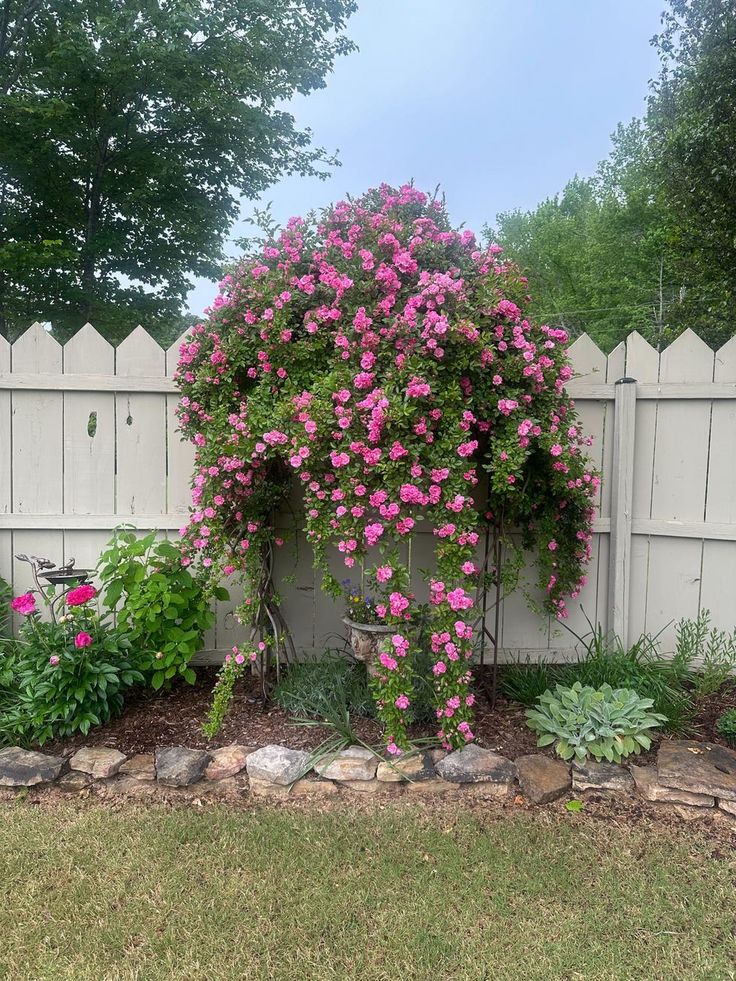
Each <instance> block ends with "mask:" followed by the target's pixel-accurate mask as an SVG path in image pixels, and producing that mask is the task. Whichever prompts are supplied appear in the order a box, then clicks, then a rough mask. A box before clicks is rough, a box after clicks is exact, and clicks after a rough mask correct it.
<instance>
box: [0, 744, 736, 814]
mask: <svg viewBox="0 0 736 981" xmlns="http://www.w3.org/2000/svg"><path fill="white" fill-rule="evenodd" d="M311 760H312V756H311V754H310V753H307V752H304V751H303V750H296V749H290V748H289V747H287V746H277V745H270V746H263V747H260V748H256V747H249V746H241V745H238V744H232V745H230V746H223V747H220V748H218V749H213V750H210V751H205V750H199V749H187V748H185V747H182V746H165V747H161V748H159V749H157V750H156V751H155V753H139V754H136V755H134V756H131V757H126V756H125V755H124V754H123V753H121V752H119V751H118V750H116V749H112V748H109V747H105V746H84V747H82V748H81V749H79V750H78V751H77V752H76V753H75V754H74V755H73V756H72V757H71V758H70V759H69V760H67V759H66V758H64V757H61V756H49V755H47V754H44V753H39V752H35V751H32V750H24V749H21V748H20V747H18V746H11V747H7V748H6V749H3V750H0V787H8V788H15V789H16V790H18V791H22V790H23V789H24V788H31V787H39V788H45V787H51V786H55V787H57V788H58V789H59V790H61V791H64V792H68V793H77V794H78V793H80V792H81V791H83V790H86V789H88V788H90V787H93V786H94V785H95V784H101V785H104V786H107V787H112V788H114V789H116V790H118V791H120V792H121V793H130V794H131V795H132V796H152V795H153V794H155V792H156V789H157V788H158V787H165V788H167V789H168V788H172V789H177V788H178V789H181V788H193V789H195V790H197V791H200V790H201V791H202V792H204V793H207V794H210V793H213V794H214V795H215V796H220V797H223V796H224V797H232V796H239V795H242V794H245V793H250V794H253V795H254V796H257V797H289V796H292V797H307V796H315V797H316V796H325V795H328V794H337V793H339V792H340V791H341V790H347V791H354V792H360V793H376V792H383V793H388V794H392V795H395V794H397V793H402V792H407V793H409V794H415V795H426V796H430V795H431V796H434V795H440V794H452V793H454V794H455V795H457V794H458V793H462V794H464V795H466V796H471V797H474V798H480V799H490V798H496V799H504V798H509V797H515V796H516V795H519V794H520V795H521V796H522V798H523V799H524V800H525V801H527V802H528V803H530V804H535V805H538V804H547V803H550V802H552V801H555V800H558V799H559V798H561V797H564V796H565V795H566V794H570V793H585V792H588V791H599V792H603V793H605V794H618V795H623V796H627V797H634V796H638V797H640V798H643V799H644V800H646V801H649V802H653V803H657V804H669V805H673V806H674V808H675V810H676V811H677V812H678V814H680V816H682V817H689V818H695V817H699V816H704V815H706V814H716V813H720V814H725V815H728V816H729V817H731V818H733V819H736V751H734V750H730V749H727V748H726V747H724V746H719V745H716V744H713V743H698V742H694V741H690V740H664V741H663V742H662V743H661V744H660V748H659V751H658V754H657V762H656V765H654V766H638V765H636V764H635V763H632V764H630V765H629V766H623V765H617V764H614V763H596V762H594V761H585V762H583V763H577V762H574V763H573V764H572V765H569V764H567V763H565V762H563V761H562V760H559V759H557V758H554V757H549V756H544V755H542V754H531V755H526V756H521V757H519V758H518V759H517V760H515V761H514V762H512V761H511V760H509V759H507V758H506V757H504V756H501V755H500V754H498V753H495V752H493V751H492V750H489V749H484V748H482V747H480V746H477V745H475V744H471V745H469V746H465V747H464V748H463V749H460V750H456V751H454V752H451V753H447V752H445V751H444V750H437V749H432V750H425V751H421V752H417V753H416V754H412V755H410V756H407V757H405V758H404V759H402V758H400V757H399V758H397V759H393V760H391V761H390V762H388V761H385V760H382V759H381V758H380V757H378V756H376V755H375V754H374V753H372V752H371V751H370V750H368V749H366V748H365V747H363V746H351V747H349V748H348V749H345V750H342V751H341V752H340V753H338V754H337V755H336V756H335V757H334V758H332V759H330V760H325V761H322V762H318V763H317V764H316V767H315V768H314V770H313V769H312V767H311Z"/></svg>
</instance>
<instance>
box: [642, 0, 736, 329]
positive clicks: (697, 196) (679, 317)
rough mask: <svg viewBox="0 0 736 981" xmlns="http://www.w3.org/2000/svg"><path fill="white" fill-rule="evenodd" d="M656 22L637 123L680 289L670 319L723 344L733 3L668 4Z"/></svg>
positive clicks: (730, 223) (732, 296)
mask: <svg viewBox="0 0 736 981" xmlns="http://www.w3.org/2000/svg"><path fill="white" fill-rule="evenodd" d="M662 20H663V30H662V32H661V33H660V34H659V36H658V37H656V38H655V39H654V43H655V44H656V46H657V50H658V51H659V54H660V59H661V63H662V69H661V72H660V75H659V77H658V79H657V81H656V83H655V85H654V87H653V91H652V93H651V96H650V99H649V105H648V112H647V127H648V135H649V143H650V146H651V148H652V150H651V152H652V157H653V161H654V169H653V177H654V189H655V193H656V194H657V195H658V196H659V197H660V199H661V200H662V202H663V205H664V208H665V209H666V213H667V216H668V230H669V233H670V236H671V239H672V242H673V248H674V251H675V254H676V258H677V263H676V264H677V273H678V276H679V279H680V282H681V286H682V302H681V304H680V305H679V307H678V308H677V309H675V310H674V311H673V314H674V321H675V324H676V325H683V326H686V325H690V326H692V327H693V328H694V329H696V330H699V331H700V332H701V333H702V334H703V335H704V336H705V337H706V339H709V340H711V341H712V342H713V343H723V341H725V340H726V339H727V338H728V337H730V336H731V335H732V334H733V333H734V332H735V331H736V0H669V8H668V10H667V11H666V12H665V14H664V15H663V18H662Z"/></svg>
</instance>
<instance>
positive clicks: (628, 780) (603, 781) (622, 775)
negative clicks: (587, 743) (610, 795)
mask: <svg viewBox="0 0 736 981" xmlns="http://www.w3.org/2000/svg"><path fill="white" fill-rule="evenodd" d="M572 785H573V788H574V789H575V790H612V791H614V792H615V793H617V794H631V793H633V790H634V778H633V777H632V776H631V774H630V773H629V771H628V770H627V769H625V768H624V767H623V766H619V765H618V763H596V762H595V761H594V760H586V761H585V762H584V763H582V762H580V761H578V760H575V761H574V762H573V764H572Z"/></svg>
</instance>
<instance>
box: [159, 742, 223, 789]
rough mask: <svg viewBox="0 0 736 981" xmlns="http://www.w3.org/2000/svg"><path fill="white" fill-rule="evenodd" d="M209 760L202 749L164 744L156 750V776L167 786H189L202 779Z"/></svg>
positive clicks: (208, 756) (208, 755)
mask: <svg viewBox="0 0 736 981" xmlns="http://www.w3.org/2000/svg"><path fill="white" fill-rule="evenodd" d="M209 761H210V754H209V753H205V752H204V751H203V750H201V749H184V747H183V746H164V747H163V748H162V749H157V750H156V777H157V779H158V781H159V783H162V784H164V786H166V787H188V786H189V785H190V784H192V783H196V782H197V780H201V779H202V777H203V776H204V771H205V770H206V769H207V764H208V763H209Z"/></svg>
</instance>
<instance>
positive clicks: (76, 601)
mask: <svg viewBox="0 0 736 981" xmlns="http://www.w3.org/2000/svg"><path fill="white" fill-rule="evenodd" d="M96 595H97V590H96V589H95V587H94V586H90V585H89V584H88V583H85V584H84V585H82V586H76V587H75V588H74V589H70V590H69V592H68V593H67V594H66V599H65V600H64V602H65V603H66V605H67V606H83V605H84V603H89V601H90V600H92V599H94V598H95V596H96Z"/></svg>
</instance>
